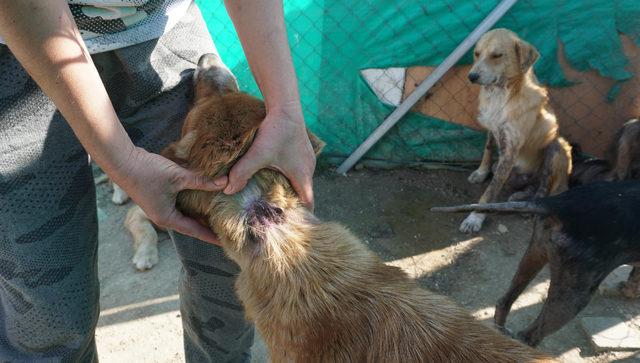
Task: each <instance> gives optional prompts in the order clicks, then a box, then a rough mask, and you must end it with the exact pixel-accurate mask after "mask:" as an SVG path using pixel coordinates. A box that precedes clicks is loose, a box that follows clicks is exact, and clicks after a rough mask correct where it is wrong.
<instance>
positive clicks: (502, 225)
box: [498, 224, 509, 234]
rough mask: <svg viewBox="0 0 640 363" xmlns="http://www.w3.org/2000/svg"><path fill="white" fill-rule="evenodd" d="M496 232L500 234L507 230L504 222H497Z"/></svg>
mask: <svg viewBox="0 0 640 363" xmlns="http://www.w3.org/2000/svg"><path fill="white" fill-rule="evenodd" d="M498 232H499V233H500V234H505V233H507V232H509V228H507V226H505V225H504V224H498Z"/></svg>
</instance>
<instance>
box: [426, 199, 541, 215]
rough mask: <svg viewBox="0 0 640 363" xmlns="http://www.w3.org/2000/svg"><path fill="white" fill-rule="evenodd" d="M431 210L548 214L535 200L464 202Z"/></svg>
mask: <svg viewBox="0 0 640 363" xmlns="http://www.w3.org/2000/svg"><path fill="white" fill-rule="evenodd" d="M431 211H432V212H444V213H458V212H481V213H532V214H549V210H548V209H547V208H545V207H544V206H543V205H541V204H538V203H536V202H506V203H485V204H464V205H458V206H453V207H433V208H431Z"/></svg>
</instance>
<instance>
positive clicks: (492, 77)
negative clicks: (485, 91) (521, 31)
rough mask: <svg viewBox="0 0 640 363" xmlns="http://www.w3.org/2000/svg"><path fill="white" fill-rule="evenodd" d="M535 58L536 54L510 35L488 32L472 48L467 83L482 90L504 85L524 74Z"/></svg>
mask: <svg viewBox="0 0 640 363" xmlns="http://www.w3.org/2000/svg"><path fill="white" fill-rule="evenodd" d="M538 56H539V53H538V51H537V50H536V49H535V48H534V47H533V46H532V45H531V44H529V43H527V42H525V41H524V40H522V39H520V38H518V36H517V35H516V34H515V33H514V32H512V31H510V30H507V29H494V30H491V31H489V32H487V33H486V34H484V35H483V36H482V38H480V40H479V41H478V44H476V48H475V50H474V52H473V59H474V62H473V66H472V67H471V70H470V71H469V80H470V81H471V82H473V83H477V84H480V85H485V86H486V85H500V84H504V83H505V82H506V81H508V80H509V79H512V78H515V77H518V76H521V75H523V74H525V73H527V72H528V71H529V70H530V69H531V66H533V64H534V63H535V62H536V60H537V59H538Z"/></svg>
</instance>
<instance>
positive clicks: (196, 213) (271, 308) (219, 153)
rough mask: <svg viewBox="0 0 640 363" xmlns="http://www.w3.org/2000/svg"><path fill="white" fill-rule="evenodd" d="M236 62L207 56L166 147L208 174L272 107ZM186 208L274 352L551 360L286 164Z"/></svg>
mask: <svg viewBox="0 0 640 363" xmlns="http://www.w3.org/2000/svg"><path fill="white" fill-rule="evenodd" d="M226 72H228V69H226V68H225V67H224V66H222V64H221V63H219V62H218V61H217V58H215V57H214V56H211V55H205V56H203V57H202V58H201V61H200V64H199V73H198V75H197V82H196V100H195V104H194V106H193V108H192V109H191V111H190V112H189V114H188V116H187V119H186V121H185V125H184V127H183V130H182V137H181V139H180V140H178V141H177V142H175V143H173V144H171V145H170V146H169V147H168V148H167V149H165V151H164V152H163V155H165V156H167V157H169V158H171V159H172V160H174V161H175V162H177V163H179V164H181V165H183V166H185V167H187V168H189V169H192V170H196V171H198V172H200V173H202V174H204V175H207V176H209V177H216V176H219V175H223V174H225V173H227V172H228V171H229V169H230V167H231V166H232V165H233V163H234V162H235V161H236V160H237V159H238V158H239V157H240V156H242V155H243V153H244V152H245V151H246V150H247V149H248V147H249V146H250V144H251V143H252V141H253V139H254V137H255V135H256V132H257V130H258V127H259V126H260V123H261V122H262V120H263V119H264V117H265V114H266V113H265V107H264V104H263V102H262V101H260V100H258V99H256V98H254V97H251V96H249V95H246V94H243V93H239V92H237V89H236V88H234V87H230V85H231V84H235V82H231V81H229V80H230V79H231V77H232V76H231V74H230V73H229V75H228V76H224V74H225V73H226ZM310 138H311V141H312V144H313V145H314V149H315V150H316V151H317V152H319V150H320V148H321V147H322V143H321V142H320V141H319V140H318V139H317V138H315V137H314V136H313V135H311V134H310ZM178 207H179V208H180V209H181V210H182V211H183V212H184V213H185V214H188V215H190V216H193V217H197V218H201V219H204V220H206V221H207V222H208V223H209V225H210V226H211V228H212V229H213V230H214V231H215V232H216V233H217V234H218V236H219V237H220V240H221V243H222V246H223V248H224V250H225V252H226V253H227V255H228V256H229V257H230V258H231V259H233V260H234V261H235V262H237V263H238V265H239V266H240V269H241V272H240V274H239V276H238V279H237V283H236V287H237V293H238V296H239V298H240V300H241V301H242V303H243V305H244V307H245V311H246V315H247V318H248V319H250V320H252V321H254V322H255V324H256V326H257V328H258V330H259V331H260V333H261V334H262V336H263V337H264V338H265V341H266V344H267V347H268V349H269V352H270V356H271V359H272V360H273V361H274V362H364V361H367V362H444V361H446V362H543V361H552V360H551V359H550V358H548V357H546V356H545V355H543V354H542V353H539V352H537V351H535V350H533V349H531V348H529V347H527V346H525V345H523V344H521V343H519V342H516V341H515V340H512V339H510V338H508V337H505V336H503V335H502V334H500V333H498V332H497V331H495V330H493V329H491V328H489V327H487V326H485V325H484V324H482V323H480V322H478V321H476V320H475V319H473V318H472V317H471V316H470V315H469V314H468V313H467V312H465V311H464V310H462V309H461V308H459V307H457V306H456V305H455V304H454V303H452V302H451V301H449V300H448V299H446V298H444V297H442V296H439V295H436V294H433V293H431V292H429V291H426V290H424V289H422V288H420V287H419V286H418V284H417V283H416V282H415V281H414V280H412V279H410V278H409V277H408V276H407V275H406V274H405V273H404V272H403V271H402V270H400V269H399V268H397V267H391V266H387V265H385V264H384V263H383V262H382V261H381V260H380V259H379V258H378V257H377V256H376V255H375V254H373V253H372V252H371V251H370V250H368V249H367V248H366V247H365V246H364V244H363V243H361V242H360V241H359V240H358V239H357V238H356V237H355V236H353V235H352V234H351V233H350V232H349V231H347V230H346V228H344V227H343V226H341V225H339V224H336V223H325V222H321V221H319V220H318V219H317V218H316V217H315V216H314V215H313V214H312V213H311V212H310V211H308V210H307V209H305V208H304V207H303V206H302V204H301V203H300V201H299V198H298V197H297V196H296V194H295V192H294V191H293V189H292V187H291V186H290V184H289V182H288V181H287V179H286V178H285V177H284V176H283V175H282V174H280V173H278V172H275V171H272V170H266V169H263V170H261V171H259V172H258V173H257V174H256V175H255V176H254V177H253V178H252V179H251V180H250V182H249V183H248V184H247V186H246V187H245V188H244V189H243V190H242V191H241V192H239V193H237V194H235V195H225V194H223V193H212V192H203V191H183V192H181V193H180V194H179V195H178Z"/></svg>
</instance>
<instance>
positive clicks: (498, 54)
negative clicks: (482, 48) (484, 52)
mask: <svg viewBox="0 0 640 363" xmlns="http://www.w3.org/2000/svg"><path fill="white" fill-rule="evenodd" d="M500 57H502V53H493V54H492V55H491V58H493V59H498V58H500Z"/></svg>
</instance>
